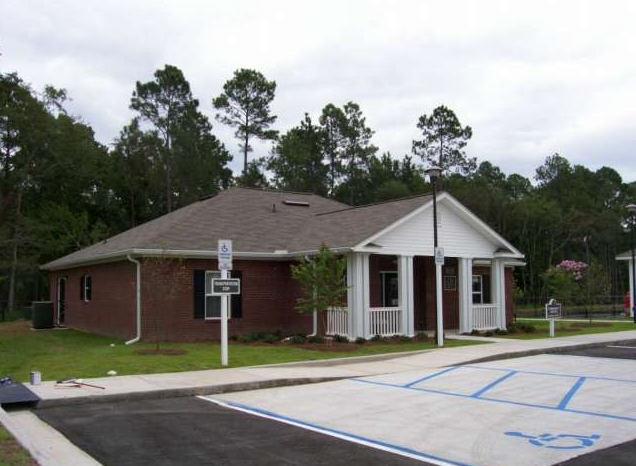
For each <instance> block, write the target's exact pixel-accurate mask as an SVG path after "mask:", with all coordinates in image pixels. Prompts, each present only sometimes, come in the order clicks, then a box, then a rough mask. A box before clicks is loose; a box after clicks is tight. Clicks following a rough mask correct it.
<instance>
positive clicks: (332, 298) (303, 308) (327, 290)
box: [291, 243, 348, 334]
mask: <svg viewBox="0 0 636 466" xmlns="http://www.w3.org/2000/svg"><path fill="white" fill-rule="evenodd" d="M346 271H347V261H346V259H345V258H344V257H341V256H337V255H335V254H334V253H333V252H332V251H331V250H330V249H329V248H328V247H327V245H325V244H324V243H323V244H322V245H321V246H320V250H319V251H318V254H317V255H316V256H315V257H312V258H307V257H302V258H301V259H300V263H299V264H298V265H292V266H291V272H292V278H293V279H294V280H295V281H297V282H298V283H300V285H301V287H302V293H303V294H302V296H301V297H300V298H298V300H297V301H296V302H297V305H296V310H297V311H298V312H299V313H301V314H310V313H313V312H314V311H316V312H318V313H319V315H320V321H321V323H322V329H323V334H325V333H327V311H328V310H329V308H330V307H337V306H341V305H342V302H343V300H344V298H345V296H346V294H347V289H348V287H347V285H346V284H345V275H346Z"/></svg>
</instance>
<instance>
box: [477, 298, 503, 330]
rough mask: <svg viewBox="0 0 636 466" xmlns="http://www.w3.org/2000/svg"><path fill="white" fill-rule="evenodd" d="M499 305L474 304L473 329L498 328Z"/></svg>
mask: <svg viewBox="0 0 636 466" xmlns="http://www.w3.org/2000/svg"><path fill="white" fill-rule="evenodd" d="M498 308H499V306H498V305H497V304H473V328H474V329H475V330H493V329H495V328H497V309H498Z"/></svg>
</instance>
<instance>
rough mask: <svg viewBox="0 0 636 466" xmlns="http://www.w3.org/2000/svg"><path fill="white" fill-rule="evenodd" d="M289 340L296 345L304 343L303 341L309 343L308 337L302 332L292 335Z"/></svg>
mask: <svg viewBox="0 0 636 466" xmlns="http://www.w3.org/2000/svg"><path fill="white" fill-rule="evenodd" d="M289 341H291V342H292V343H293V344H295V345H302V344H303V343H307V337H306V336H305V335H303V334H302V333H297V334H296V335H292V336H291V338H290V339H289Z"/></svg>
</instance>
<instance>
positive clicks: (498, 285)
mask: <svg viewBox="0 0 636 466" xmlns="http://www.w3.org/2000/svg"><path fill="white" fill-rule="evenodd" d="M505 270H506V269H505V266H504V262H503V260H501V259H493V260H492V262H491V271H492V274H491V278H490V280H491V288H492V299H493V301H494V302H495V303H497V327H498V328H500V329H505V328H506V273H505Z"/></svg>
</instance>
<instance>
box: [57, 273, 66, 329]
mask: <svg viewBox="0 0 636 466" xmlns="http://www.w3.org/2000/svg"><path fill="white" fill-rule="evenodd" d="M65 314H66V278H60V279H59V280H58V282H57V323H58V324H60V325H63V324H64V318H65Z"/></svg>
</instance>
